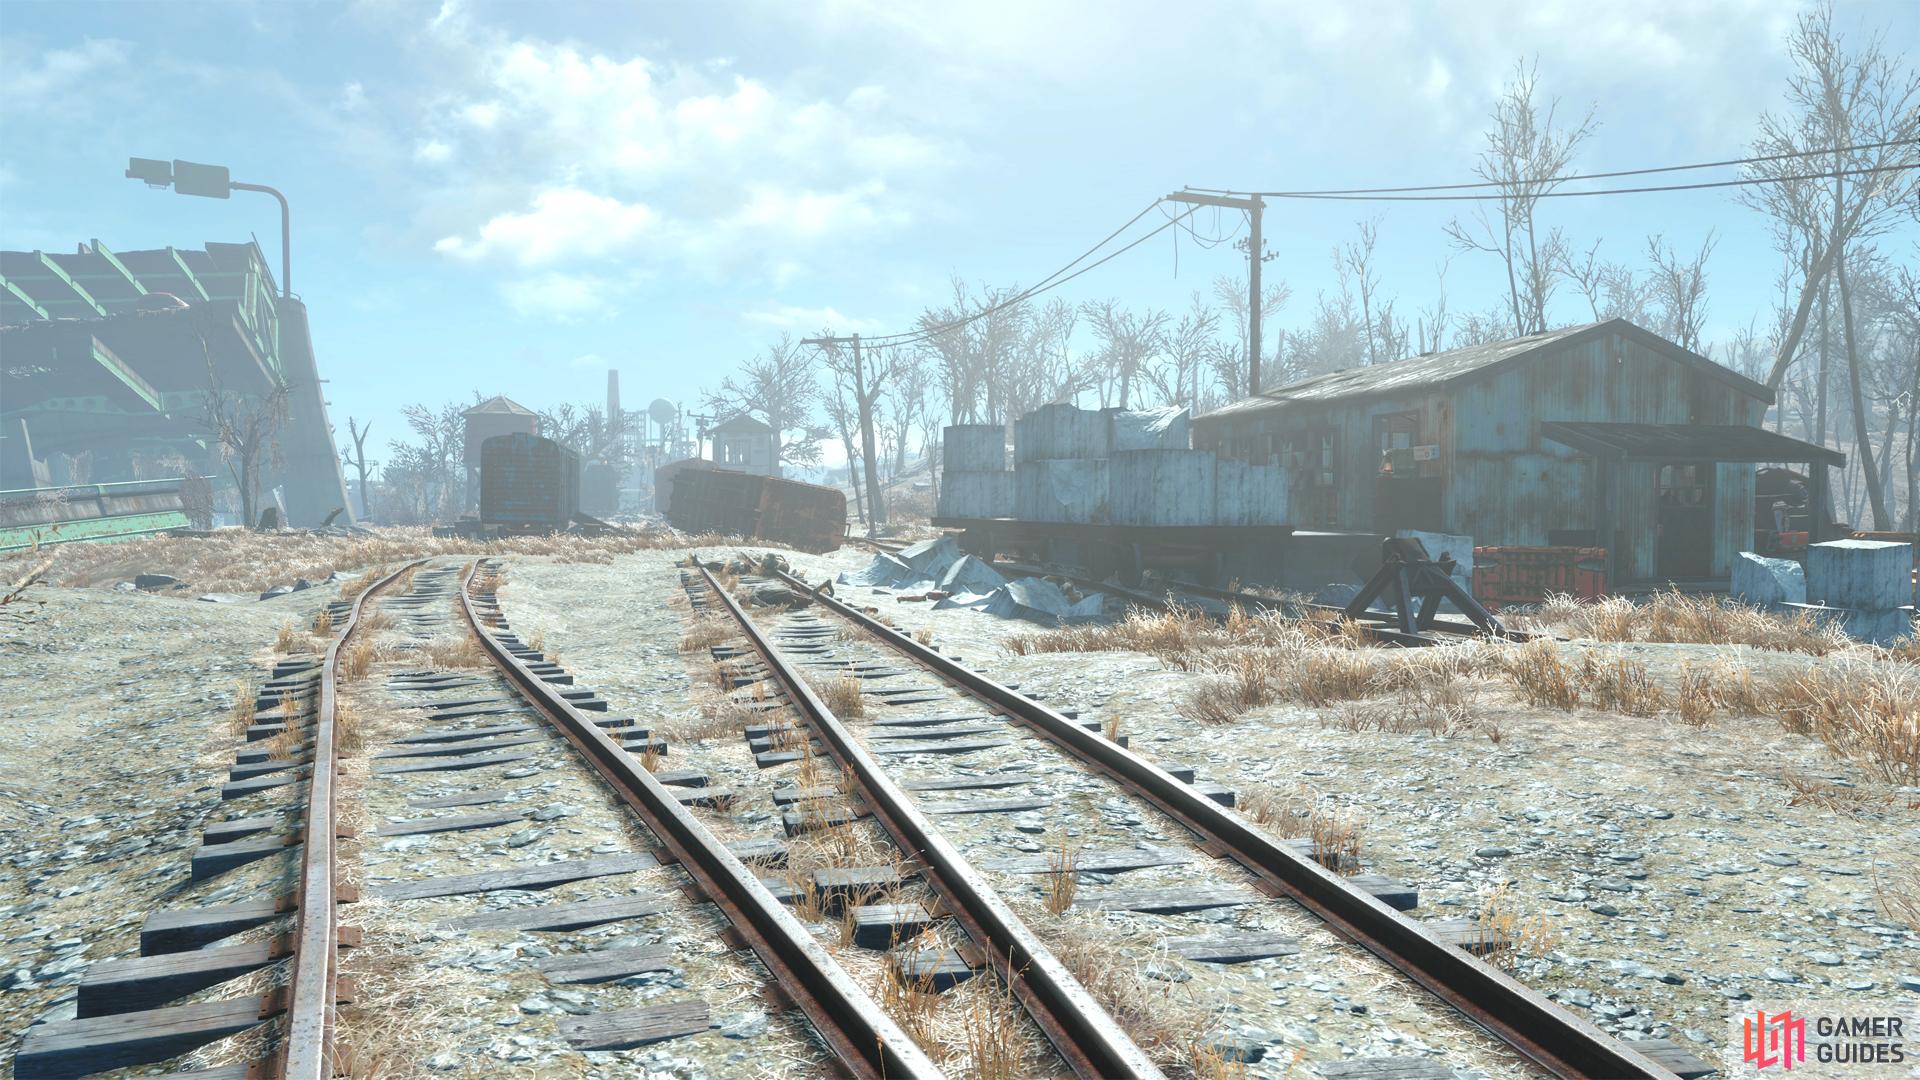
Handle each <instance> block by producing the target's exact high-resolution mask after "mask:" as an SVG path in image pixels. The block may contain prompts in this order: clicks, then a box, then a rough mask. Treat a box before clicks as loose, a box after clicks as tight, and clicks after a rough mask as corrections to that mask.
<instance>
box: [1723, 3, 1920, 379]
mask: <svg viewBox="0 0 1920 1080" xmlns="http://www.w3.org/2000/svg"><path fill="white" fill-rule="evenodd" d="M1787 51H1788V54H1789V55H1790V56H1791V57H1792V58H1793V64H1794V69H1793V72H1792V74H1791V75H1789V76H1788V78H1787V102H1788V106H1789V111H1788V113H1787V114H1785V115H1776V114H1773V113H1765V114H1762V116H1761V117H1760V134H1759V135H1758V136H1757V137H1756V138H1755V139H1754V144H1753V149H1754V154H1755V155H1756V156H1778V155H1801V156H1794V157H1786V158H1783V159H1782V160H1777V161H1765V162H1758V163H1755V164H1753V165H1749V166H1748V167H1747V171H1748V174H1749V175H1750V176H1752V177H1754V178H1755V179H1764V180H1768V181H1770V182H1768V183H1761V184H1753V185H1750V186H1748V187H1744V188H1742V189H1740V198H1741V200H1742V201H1743V202H1745V203H1746V204H1747V205H1748V206H1751V207H1753V208H1754V209H1757V210H1759V211H1761V212H1762V213H1765V214H1766V215H1767V216H1768V217H1770V218H1771V219H1772V220H1773V226H1774V236H1775V242H1776V244H1778V245H1779V246H1780V248H1781V250H1782V251H1784V252H1787V253H1788V254H1790V255H1792V256H1795V257H1796V259H1797V261H1798V262H1799V264H1800V266H1801V268H1802V273H1801V276H1800V288H1799V290H1798V294H1799V295H1798V300H1797V302H1796V303H1795V304H1794V306H1793V314H1792V315H1791V316H1790V317H1789V318H1788V320H1787V321H1786V329H1785V331H1784V333H1782V334H1781V337H1780V343H1779V351H1778V353H1777V354H1776V355H1775V357H1774V362H1773V368H1772V370H1771V371H1770V372H1769V373H1768V375H1767V385H1768V386H1770V387H1776V388H1777V387H1778V386H1779V385H1780V384H1781V381H1782V380H1783V379H1784V378H1785V377H1786V373H1787V367H1788V366H1789V365H1790V364H1792V363H1793V360H1794V358H1795V356H1796V355H1797V353H1798V350H1799V348H1800V340H1801V336H1802V334H1803V333H1804V332H1805V330H1806V326H1807V317H1808V315H1809V314H1810V313H1811V312H1812V309H1813V303H1814V300H1815V299H1816V297H1818V296H1819V295H1820V293H1821V292H1822V290H1823V288H1824V287H1825V285H1826V279H1827V276H1828V274H1829V273H1831V272H1832V269H1833V267H1834V266H1835V265H1836V263H1837V262H1838V261H1839V259H1840V255H1841V252H1843V251H1844V250H1845V249H1846V247H1847V245H1848V244H1850V243H1852V242H1854V241H1856V240H1861V239H1866V238H1869V237H1872V236H1875V235H1877V234H1878V233H1880V232H1881V231H1883V230H1884V229H1886V228H1887V227H1888V226H1889V225H1890V224H1891V223H1892V222H1893V221H1894V220H1895V219H1896V218H1898V217H1900V216H1903V215H1912V214H1914V213H1915V212H1916V211H1915V205H1916V200H1920V170H1916V169H1914V168H1912V167H1911V166H1913V165H1915V164H1920V145H1915V144H1914V143H1913V141H1912V140H1914V139H1915V138H1916V137H1920V76H1916V74H1915V73H1914V72H1913V71H1912V70H1910V69H1902V68H1900V67H1899V66H1898V65H1897V64H1896V63H1895V61H1894V59H1893V58H1891V57H1889V56H1888V55H1887V54H1886V53H1885V52H1884V51H1883V49H1882V45H1881V40H1880V38H1879V37H1878V36H1874V37H1872V38H1869V39H1868V40H1867V41H1866V42H1865V44H1864V45H1862V47H1861V48H1860V49H1859V50H1858V51H1855V52H1849V51H1848V49H1847V46H1846V43H1845V42H1844V41H1843V40H1842V38H1841V36H1840V34H1839V32H1838V31H1837V30H1836V29H1835V28H1834V25H1833V7H1832V5H1831V4H1821V5H1819V6H1817V7H1815V8H1813V9H1811V10H1809V11H1806V12H1803V13H1802V14H1801V15H1800V17H1799V21H1798V22H1797V23H1796V25H1795V27H1794V30H1793V33H1792V34H1791V35H1789V36H1788V38H1787ZM1850 146H1857V147H1860V148H1859V149H1850V150H1842V149H1841V148H1844V147H1850ZM1816 150H1835V151H1839V152H1835V153H1832V154H1829V155H1825V156H1824V157H1809V156H1805V155H1807V154H1808V152H1809V151H1816ZM1823 164H1824V165H1825V166H1826V167H1830V168H1831V171H1832V172H1833V173H1836V174H1837V173H1842V172H1846V173H1854V174H1857V175H1853V176H1849V177H1847V178H1846V179H1847V181H1848V182H1847V183H1845V184H1840V183H1838V182H1837V181H1839V180H1840V177H1838V176H1835V177H1833V180H1832V181H1829V180H1827V179H1825V178H1822V177H1819V176H1811V175H1810V174H1813V173H1815V172H1816V171H1817V169H1818V168H1819V167H1821V166H1822V165H1823ZM1788 177H1810V178H1808V179H1786V178H1788Z"/></svg>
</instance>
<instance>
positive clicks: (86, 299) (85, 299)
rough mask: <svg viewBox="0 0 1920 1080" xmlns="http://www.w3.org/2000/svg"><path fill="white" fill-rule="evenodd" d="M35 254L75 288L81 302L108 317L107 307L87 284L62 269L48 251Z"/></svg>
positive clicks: (43, 263)
mask: <svg viewBox="0 0 1920 1080" xmlns="http://www.w3.org/2000/svg"><path fill="white" fill-rule="evenodd" d="M33 254H34V257H35V258H38V259H39V260H40V265H41V266H44V267H46V268H47V270H48V272H49V273H51V274H52V275H53V276H54V277H56V278H58V279H60V280H61V281H62V282H65V283H66V286H67V288H69V289H72V290H73V295H74V296H75V297H76V298H78V300H79V302H80V303H83V304H85V305H86V306H88V307H90V308H92V309H93V313H94V314H95V315H98V316H100V317H101V318H103V319H104V318H106V317H107V309H106V308H105V307H103V306H101V304H100V301H98V300H95V299H94V298H93V294H92V293H90V292H88V291H87V290H86V287H85V286H83V285H81V284H80V283H79V282H77V281H75V280H73V277H72V275H70V274H68V273H67V272H66V271H65V270H63V269H61V267H60V264H59V263H57V262H54V261H53V260H52V259H50V258H48V257H47V253H46V252H44V251H35V252H34V253H33Z"/></svg>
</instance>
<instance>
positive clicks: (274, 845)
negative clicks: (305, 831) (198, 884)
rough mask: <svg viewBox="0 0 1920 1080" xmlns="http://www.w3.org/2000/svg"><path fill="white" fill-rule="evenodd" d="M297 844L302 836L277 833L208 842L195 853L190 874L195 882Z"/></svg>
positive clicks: (270, 855)
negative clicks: (230, 840)
mask: <svg viewBox="0 0 1920 1080" xmlns="http://www.w3.org/2000/svg"><path fill="white" fill-rule="evenodd" d="M297 843H298V837H296V836H294V835H293V834H291V833H277V834H275V835H272V836H250V837H247V838H245V839H242V840H235V841H232V842H231V843H226V844H208V845H206V846H205V847H202V848H199V849H198V850H196V851H195V852H194V853H193V868H192V870H191V871H190V872H189V873H190V877H191V879H192V880H194V881H205V880H207V879H208V878H212V877H218V876H220V875H221V874H224V873H226V872H227V871H229V870H232V869H234V868H236V867H240V866H245V865H247V864H248V863H251V862H258V861H259V860H261V859H266V858H271V857H273V856H275V855H278V854H280V853H282V852H284V851H286V850H287V849H288V848H290V847H293V846H294V845H295V844H297Z"/></svg>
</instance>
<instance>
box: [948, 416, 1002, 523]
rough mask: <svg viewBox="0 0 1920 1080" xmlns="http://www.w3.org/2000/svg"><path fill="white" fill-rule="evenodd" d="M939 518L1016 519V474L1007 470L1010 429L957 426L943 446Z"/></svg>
mask: <svg viewBox="0 0 1920 1080" xmlns="http://www.w3.org/2000/svg"><path fill="white" fill-rule="evenodd" d="M935 513H936V514H937V515H938V516H940V517H953V518H1003V517H1012V516H1013V472H1012V471H1011V470H1009V469H1008V468H1007V429H1006V428H1005V427H1004V426H1003V425H1000V424H955V425H953V426H952V427H949V428H947V430H946V433H945V436H944V438H943V440H942V441H941V444H940V500H939V504H938V506H937V507H936V509H935Z"/></svg>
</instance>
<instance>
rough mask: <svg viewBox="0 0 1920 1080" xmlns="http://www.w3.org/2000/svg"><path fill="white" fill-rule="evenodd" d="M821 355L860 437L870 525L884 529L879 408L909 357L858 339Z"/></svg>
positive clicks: (823, 349) (823, 350) (828, 347)
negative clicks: (906, 357)
mask: <svg viewBox="0 0 1920 1080" xmlns="http://www.w3.org/2000/svg"><path fill="white" fill-rule="evenodd" d="M819 336H820V337H821V338H826V339H829V340H832V339H833V334H832V331H830V330H823V331H821V332H820V335H819ZM820 355H821V358H822V359H823V361H824V362H825V364H826V367H827V370H828V371H830V372H832V373H833V380H834V388H835V396H836V398H838V397H839V396H840V395H841V394H843V393H844V394H845V395H846V397H847V398H848V399H849V404H850V405H851V407H852V410H853V415H854V422H855V425H856V427H855V430H856V431H857V433H858V434H859V436H860V464H861V468H862V471H863V472H864V473H865V474H866V484H867V521H868V522H869V523H870V524H873V525H884V524H886V521H887V507H886V502H885V501H884V499H883V497H882V495H881V491H880V469H879V451H878V447H877V446H876V441H877V439H878V437H879V422H878V418H877V409H876V406H877V405H878V404H879V403H880V400H881V399H882V398H883V397H885V396H886V395H887V394H888V393H889V391H890V388H891V385H892V383H893V380H894V378H895V376H896V375H897V374H898V373H899V371H900V368H901V366H902V365H903V364H904V363H905V362H906V361H905V359H904V357H905V356H906V353H905V352H904V351H903V350H902V349H900V348H897V347H894V346H885V347H881V348H877V349H870V348H863V347H861V345H860V343H859V339H858V338H856V339H854V341H853V343H852V344H851V345H847V346H842V345H838V344H828V345H824V346H822V347H821V350H820Z"/></svg>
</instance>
